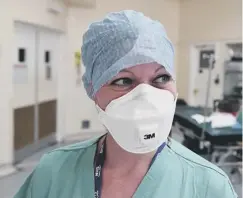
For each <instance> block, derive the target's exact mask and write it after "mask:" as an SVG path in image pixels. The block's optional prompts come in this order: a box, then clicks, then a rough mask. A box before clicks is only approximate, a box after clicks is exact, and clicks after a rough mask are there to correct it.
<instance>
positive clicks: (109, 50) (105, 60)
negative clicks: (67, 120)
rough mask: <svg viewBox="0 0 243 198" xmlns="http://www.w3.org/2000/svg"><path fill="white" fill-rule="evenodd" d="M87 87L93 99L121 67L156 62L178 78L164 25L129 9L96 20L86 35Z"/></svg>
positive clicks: (84, 52)
mask: <svg viewBox="0 0 243 198" xmlns="http://www.w3.org/2000/svg"><path fill="white" fill-rule="evenodd" d="M81 51H82V60H83V64H84V67H85V73H84V75H83V83H84V87H85V89H86V91H87V94H88V96H89V97H90V98H93V97H94V96H95V94H96V92H97V91H98V90H99V89H100V88H101V87H102V86H103V85H104V84H106V83H107V82H108V81H110V80H111V79H112V78H113V77H115V76H116V75H117V74H118V73H119V72H120V71H121V70H123V69H125V68H129V67H132V66H135V65H139V64H145V63H152V62H156V63H158V64H160V65H161V66H164V67H165V69H166V70H167V72H169V73H170V75H171V76H172V77H173V78H175V74H174V49H173V45H172V43H171V42H170V40H169V39H168V37H167V34H166V32H165V29H164V27H163V25H162V24H161V23H160V22H158V21H154V20H152V19H150V18H148V17H146V16H144V15H143V14H142V13H140V12H136V11H132V10H125V11H120V12H114V13H110V14H108V15H107V16H106V17H105V18H104V19H103V20H102V21H99V22H95V23H92V24H91V25H90V26H89V28H88V30H87V31H86V33H85V34H84V36H83V45H82V49H81Z"/></svg>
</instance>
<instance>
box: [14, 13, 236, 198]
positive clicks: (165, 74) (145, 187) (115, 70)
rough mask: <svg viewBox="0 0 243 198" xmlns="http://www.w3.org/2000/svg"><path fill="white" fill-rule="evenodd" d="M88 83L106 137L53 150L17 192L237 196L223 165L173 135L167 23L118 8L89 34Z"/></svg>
mask: <svg viewBox="0 0 243 198" xmlns="http://www.w3.org/2000/svg"><path fill="white" fill-rule="evenodd" d="M82 58H83V62H84V66H85V67H86V72H85V74H84V76H83V82H84V86H85V88H86V90H87V94H88V95H89V97H90V98H91V99H92V100H93V101H94V102H95V105H96V107H97V111H98V115H99V118H100V120H101V122H102V123H103V124H104V126H105V127H106V128H107V130H108V132H107V134H106V135H105V136H102V137H99V138H95V139H92V140H88V141H85V142H81V143H78V144H76V145H72V146H67V147H64V148H60V149H57V150H55V151H52V152H50V153H48V154H46V155H45V156H44V157H43V158H42V160H41V161H40V163H39V165H38V166H37V168H36V169H35V170H34V172H33V173H32V174H31V175H30V176H29V178H28V179H27V180H26V182H25V184H24V185H23V186H22V188H21V189H20V191H19V192H18V194H17V195H16V196H15V198H79V197H80V198H92V197H97V198H100V197H102V198H128V197H135V198H141V197H146V198H153V197H154V198H159V197H168V198H206V197H207V198H233V197H237V196H236V194H235V192H234V190H233V188H232V186H231V184H230V182H229V179H228V177H227V176H226V175H225V174H224V173H223V172H222V171H221V170H220V169H219V168H217V167H215V166H214V165H212V164H211V163H209V162H207V161H206V160H204V159H202V158H201V157H199V156H197V155H196V154H194V153H192V152H191V151H189V150H187V149H186V148H185V147H183V146H182V145H180V144H178V143H176V142H175V141H173V140H168V135H169V132H170V129H171V125H172V120H173V116H174V112H175V104H176V99H177V92H176V85H175V73H174V72H175V70H174V65H173V59H174V50H173V46H172V44H171V42H170V41H169V39H168V38H167V35H166V32H165V30H164V28H163V26H162V25H161V24H160V23H159V22H157V21H153V20H151V19H149V18H147V17H145V16H144V15H143V14H141V13H138V12H135V11H121V12H117V13H110V14H109V15H107V16H106V17H105V19H104V20H102V21H99V22H96V23H93V24H92V25H91V26H90V27H89V29H88V31H87V32H86V33H85V35H84V37H83V46H82Z"/></svg>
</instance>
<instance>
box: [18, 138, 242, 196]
mask: <svg viewBox="0 0 243 198" xmlns="http://www.w3.org/2000/svg"><path fill="white" fill-rule="evenodd" d="M97 141H98V138H95V139H91V140H88V141H84V142H80V143H78V144H74V145H71V146H66V147H63V148H59V149H56V150H54V151H51V152H49V153H47V154H45V155H44V156H43V157H42V159H41V161H40V163H39V165H38V166H37V167H36V168H35V170H34V171H33V172H32V174H31V175H30V176H29V177H28V178H27V179H26V181H25V183H24V184H23V186H22V187H21V188H20V190H19V192H18V193H17V194H16V195H15V197H14V198H93V197H94V167H93V160H94V156H95V153H96V147H97ZM163 197H164V198H237V195H236V193H235V191H234V190H233V187H232V185H231V183H230V181H229V178H228V177H227V175H226V174H225V173H224V172H223V171H222V170H221V169H219V168H218V167H216V166H215V165H213V164H211V163H210V162H208V161H206V160H205V159H203V158H201V157H200V156H198V155H197V154H195V153H193V152H191V151H190V150H188V149H187V148H185V147H184V146H182V145H181V144H179V143H177V142H176V141H174V140H170V141H169V142H168V144H167V146H166V147H165V148H164V149H163V150H162V152H161V153H160V154H159V155H158V156H157V158H156V160H155V162H154V163H153V165H152V166H151V168H150V169H149V171H148V172H147V174H146V175H145V177H144V179H143V181H142V182H141V184H140V185H139V187H138V189H137V190H136V192H135V194H134V196H133V198H163ZM114 198H115V197H114Z"/></svg>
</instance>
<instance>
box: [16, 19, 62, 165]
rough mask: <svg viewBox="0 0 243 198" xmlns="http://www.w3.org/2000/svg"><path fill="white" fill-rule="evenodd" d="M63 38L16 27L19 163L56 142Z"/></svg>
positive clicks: (54, 34) (51, 33)
mask: <svg viewBox="0 0 243 198" xmlns="http://www.w3.org/2000/svg"><path fill="white" fill-rule="evenodd" d="M59 45H60V35H59V34H58V33H56V32H54V31H51V30H47V29H44V28H39V27H35V26H31V25H26V24H21V23H16V24H15V49H14V56H13V58H14V65H13V88H14V96H13V103H12V104H13V114H14V119H13V120H14V121H13V125H14V126H13V130H14V149H15V161H20V160H22V159H23V158H25V157H26V156H28V155H31V154H32V153H33V152H35V151H36V150H38V149H40V148H41V147H45V146H47V145H48V144H50V143H52V142H54V141H55V133H56V123H57V115H56V114H57V113H56V112H57V74H58V73H57V71H58V64H59V60H60V58H59V54H60V53H59Z"/></svg>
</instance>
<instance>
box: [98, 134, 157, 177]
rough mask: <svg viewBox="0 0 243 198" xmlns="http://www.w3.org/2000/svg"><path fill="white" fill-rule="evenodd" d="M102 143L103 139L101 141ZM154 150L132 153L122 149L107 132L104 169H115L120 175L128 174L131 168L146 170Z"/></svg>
mask: <svg viewBox="0 0 243 198" xmlns="http://www.w3.org/2000/svg"><path fill="white" fill-rule="evenodd" d="M101 143H103V141H101ZM154 154H155V152H151V153H147V154H133V153H129V152H127V151H125V150H123V149H122V148H121V147H120V146H119V145H118V144H117V143H116V141H115V140H114V139H113V137H112V136H111V135H110V134H109V133H108V134H107V137H106V160H105V165H104V166H105V167H104V168H106V169H109V170H112V171H116V170H118V171H119V173H120V174H121V175H124V174H129V173H130V172H131V171H132V170H135V169H136V170H137V171H138V170H141V171H142V172H144V170H146V171H147V170H148V168H149V165H150V163H151V160H152V158H153V156H154Z"/></svg>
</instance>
